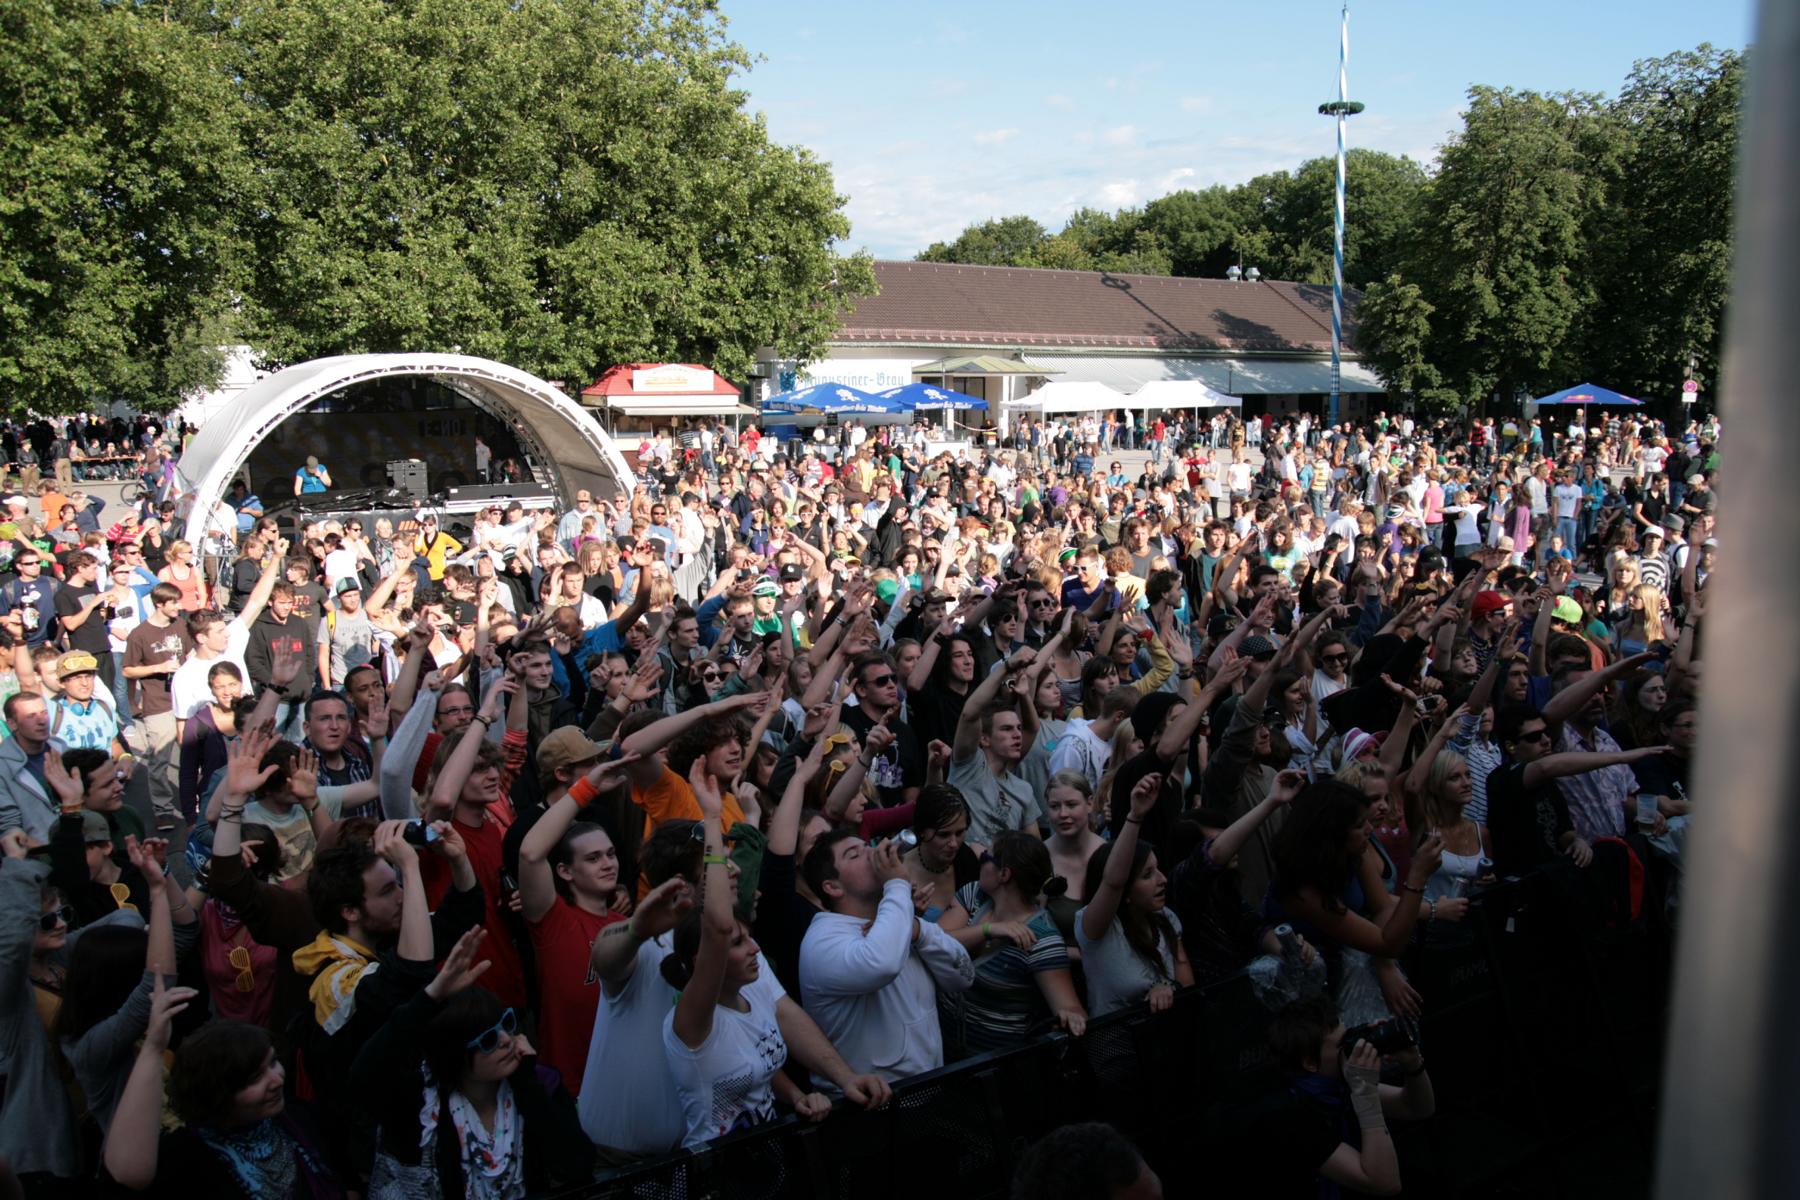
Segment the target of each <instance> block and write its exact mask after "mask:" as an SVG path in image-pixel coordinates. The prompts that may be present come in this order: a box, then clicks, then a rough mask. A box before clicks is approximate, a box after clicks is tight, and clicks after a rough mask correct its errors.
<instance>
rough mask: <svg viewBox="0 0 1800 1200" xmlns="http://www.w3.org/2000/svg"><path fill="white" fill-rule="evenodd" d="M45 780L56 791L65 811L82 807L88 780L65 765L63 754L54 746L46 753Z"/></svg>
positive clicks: (58, 800)
mask: <svg viewBox="0 0 1800 1200" xmlns="http://www.w3.org/2000/svg"><path fill="white" fill-rule="evenodd" d="M44 782H45V783H47V784H49V785H50V790H51V791H52V792H55V793H56V799H57V803H59V804H61V805H62V807H63V810H64V811H65V812H67V811H70V810H72V809H77V808H80V807H81V801H82V798H83V797H85V796H86V795H87V782H86V781H85V780H83V779H81V778H79V777H77V776H76V775H75V774H74V773H73V772H71V771H70V770H69V768H67V767H65V766H63V760H62V754H61V753H60V752H59V751H57V750H56V749H55V748H54V747H52V748H51V749H50V750H49V751H48V752H47V753H46V754H45V755H44Z"/></svg>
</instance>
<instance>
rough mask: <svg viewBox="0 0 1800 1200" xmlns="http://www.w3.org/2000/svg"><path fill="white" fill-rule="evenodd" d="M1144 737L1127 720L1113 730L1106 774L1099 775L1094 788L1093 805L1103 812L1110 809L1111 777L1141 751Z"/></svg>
mask: <svg viewBox="0 0 1800 1200" xmlns="http://www.w3.org/2000/svg"><path fill="white" fill-rule="evenodd" d="M1143 750H1144V739H1143V738H1141V737H1139V736H1138V735H1137V731H1136V730H1134V729H1133V728H1132V727H1131V722H1130V721H1129V720H1124V721H1120V722H1119V727H1118V729H1116V730H1114V731H1113V740H1112V755H1111V757H1109V758H1108V759H1107V760H1106V761H1107V762H1108V764H1110V765H1109V767H1108V769H1107V771H1106V774H1104V775H1102V776H1100V786H1099V787H1097V788H1095V789H1094V805H1095V807H1096V808H1097V809H1098V810H1099V811H1100V812H1103V813H1107V812H1111V811H1112V789H1113V779H1114V778H1115V777H1116V776H1117V775H1118V774H1119V768H1120V767H1122V766H1124V765H1125V764H1126V763H1128V762H1130V761H1131V760H1132V759H1134V758H1136V757H1137V756H1138V755H1139V754H1141V753H1143Z"/></svg>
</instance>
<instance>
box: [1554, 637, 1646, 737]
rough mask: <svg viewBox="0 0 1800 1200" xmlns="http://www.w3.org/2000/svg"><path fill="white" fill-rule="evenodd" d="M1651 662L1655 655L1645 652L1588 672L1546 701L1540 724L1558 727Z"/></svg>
mask: <svg viewBox="0 0 1800 1200" xmlns="http://www.w3.org/2000/svg"><path fill="white" fill-rule="evenodd" d="M1655 658H1656V655H1654V654H1650V653H1648V652H1646V653H1643V654H1633V655H1631V656H1630V657H1629V658H1621V659H1620V660H1619V661H1618V662H1616V663H1611V664H1609V665H1608V666H1605V667H1602V668H1601V669H1600V670H1598V671H1590V672H1588V673H1587V674H1586V675H1584V676H1582V677H1581V679H1579V680H1577V681H1576V682H1574V683H1571V684H1570V685H1569V686H1568V687H1566V688H1564V689H1563V690H1562V691H1560V692H1558V693H1556V695H1554V696H1552V697H1550V703H1548V704H1546V705H1544V713H1543V716H1544V721H1545V722H1546V723H1547V724H1550V725H1560V724H1562V723H1563V722H1564V721H1567V720H1568V719H1569V718H1570V717H1573V716H1574V715H1575V714H1576V713H1578V712H1580V711H1581V708H1582V705H1584V704H1586V703H1587V702H1588V700H1589V699H1590V698H1592V697H1593V696H1596V695H1598V694H1599V693H1601V692H1603V691H1605V690H1606V689H1607V688H1609V687H1611V686H1612V685H1613V684H1615V683H1617V682H1618V681H1619V680H1621V679H1623V678H1625V677H1626V676H1627V675H1630V674H1631V673H1632V672H1633V671H1635V670H1637V669H1638V668H1639V667H1641V666H1643V665H1644V664H1645V663H1647V662H1651V661H1653V660H1654V659H1655Z"/></svg>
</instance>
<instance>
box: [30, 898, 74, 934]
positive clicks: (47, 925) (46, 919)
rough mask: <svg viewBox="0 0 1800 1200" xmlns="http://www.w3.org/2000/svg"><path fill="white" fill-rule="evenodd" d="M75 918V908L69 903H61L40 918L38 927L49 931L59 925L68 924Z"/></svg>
mask: <svg viewBox="0 0 1800 1200" xmlns="http://www.w3.org/2000/svg"><path fill="white" fill-rule="evenodd" d="M74 920H75V910H74V909H73V908H70V907H69V906H68V905H67V904H59V905H57V906H56V907H55V908H53V909H51V910H50V911H49V912H47V913H45V914H44V915H43V916H41V917H39V918H38V928H39V929H41V930H43V931H44V932H45V933H49V932H50V931H51V930H52V929H55V928H56V927H57V926H58V925H68V924H70V923H71V922H73V921H74Z"/></svg>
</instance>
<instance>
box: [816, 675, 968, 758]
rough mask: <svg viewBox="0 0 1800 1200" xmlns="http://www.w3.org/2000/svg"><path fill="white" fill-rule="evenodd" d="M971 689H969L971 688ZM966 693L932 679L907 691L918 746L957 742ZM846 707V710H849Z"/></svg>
mask: <svg viewBox="0 0 1800 1200" xmlns="http://www.w3.org/2000/svg"><path fill="white" fill-rule="evenodd" d="M970 690H971V691H972V690H973V689H972V688H971V689H970ZM968 699H969V696H968V693H967V692H956V691H952V690H951V689H950V688H948V687H946V686H944V685H943V684H941V683H939V682H937V680H936V679H935V678H934V679H933V680H932V681H931V682H929V683H927V684H926V685H925V686H924V687H922V688H920V689H919V690H918V691H916V692H909V693H908V694H907V701H906V711H907V714H908V715H909V716H910V717H911V718H912V725H913V731H914V733H915V734H916V735H917V739H918V741H919V743H920V744H921V745H926V746H929V745H930V744H931V743H932V742H943V743H945V744H946V745H954V744H955V743H956V725H957V722H959V721H961V720H962V712H963V705H964V704H966V703H967V702H968ZM849 711H850V710H849V709H846V710H845V713H846V714H848V713H849Z"/></svg>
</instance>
